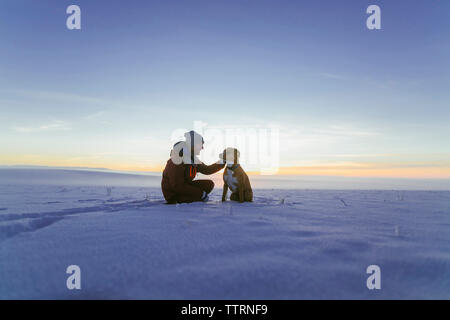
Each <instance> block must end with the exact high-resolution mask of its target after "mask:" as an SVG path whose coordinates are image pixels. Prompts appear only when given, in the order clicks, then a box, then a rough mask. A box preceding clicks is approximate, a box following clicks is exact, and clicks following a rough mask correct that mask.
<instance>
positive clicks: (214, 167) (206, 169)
mask: <svg viewBox="0 0 450 320" xmlns="http://www.w3.org/2000/svg"><path fill="white" fill-rule="evenodd" d="M223 167H225V163H213V164H211V165H209V166H207V165H206V164H204V163H201V164H199V165H198V166H197V169H198V171H199V172H200V173H203V174H213V173H216V172H217V171H220V170H221V169H222V168H223Z"/></svg>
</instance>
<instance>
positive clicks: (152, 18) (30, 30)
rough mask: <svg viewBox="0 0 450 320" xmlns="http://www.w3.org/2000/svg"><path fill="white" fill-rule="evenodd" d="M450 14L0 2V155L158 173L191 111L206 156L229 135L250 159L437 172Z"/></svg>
mask: <svg viewBox="0 0 450 320" xmlns="http://www.w3.org/2000/svg"><path fill="white" fill-rule="evenodd" d="M72 4H75V5H78V6H79V7H80V9H81V30H69V29H68V28H67V27H66V20H67V18H68V17H69V14H67V13H66V9H67V7H68V6H70V5H72ZM372 4H375V5H378V6H379V7H380V9H381V29H380V30H369V29H368V28H367V27H366V20H367V18H368V17H369V15H370V14H367V13H366V9H367V7H368V6H369V5H372ZM449 14H450V1H447V0H440V1H439V0H436V1H428V0H417V1H404V0H402V1H400V0H397V1H380V0H371V1H364V0H355V1H351V0H348V1H331V0H330V1H325V0H321V1H300V0H297V1H284V0H271V1H267V0H227V1H222V0H214V1H211V0H205V1H203V0H202V1H199V0H189V1H172V0H164V1H153V0H152V1H134V0H129V1H103V0H96V1H84V0H71V1H66V0H51V1H44V0H39V1H37V0H27V1H25V0H2V1H1V2H0V165H46V166H81V167H102V168H111V169H118V170H138V171H161V170H162V168H163V167H164V165H165V162H166V161H167V159H168V158H169V152H170V149H171V146H172V145H173V143H174V142H176V141H177V140H179V139H180V137H181V136H182V133H183V132H184V131H187V130H191V129H196V128H195V127H196V124H197V125H198V124H199V123H200V124H201V125H200V127H201V129H202V130H203V132H201V133H202V134H204V136H205V150H204V151H203V154H204V155H203V160H204V161H205V162H206V163H210V162H214V161H216V159H218V150H223V148H224V147H227V146H236V147H238V148H239V149H240V151H241V156H242V157H243V159H244V161H243V165H244V164H245V165H247V167H246V168H247V169H248V170H249V171H251V172H253V171H254V172H261V170H260V169H261V167H264V166H266V167H267V166H268V167H270V168H273V167H277V168H278V170H275V171H274V172H277V173H279V174H300V175H343V176H374V177H406V178H417V177H420V178H450V126H449V123H450V107H449V105H450V103H449V102H450V90H449V88H450V64H449V56H450V55H449V54H450V41H449V39H450V19H449ZM260 131H261V132H264V131H265V132H267V133H268V136H271V137H273V141H275V140H276V141H275V142H274V143H275V144H274V145H273V144H272V145H271V143H270V141H272V140H270V141H269V142H268V141H266V140H265V138H264V137H263V135H262V136H261V135H259V132H260ZM249 132H250V133H249ZM180 133H181V136H180ZM252 134H253V136H252ZM230 137H234V138H230ZM251 137H253V138H254V139H253V138H251ZM252 141H255V143H256V144H253V143H252ZM263 153H270V157H269V158H267V159H269V160H267V159H266V160H267V161H269V162H270V163H269V164H268V165H266V164H267V163H264V165H263V164H262V162H264V161H263V160H262V159H263V158H264V157H263V156H261V154H263ZM254 154H259V155H260V156H259V157H258V156H256V160H255V158H254V157H253V155H254ZM252 159H253V160H255V161H252ZM267 161H265V162H267Z"/></svg>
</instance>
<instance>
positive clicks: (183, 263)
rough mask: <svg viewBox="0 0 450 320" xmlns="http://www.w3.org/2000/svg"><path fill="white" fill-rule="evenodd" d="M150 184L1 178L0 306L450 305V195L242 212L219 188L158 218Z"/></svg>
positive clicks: (260, 204) (27, 173) (303, 194)
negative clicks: (71, 269)
mask: <svg viewBox="0 0 450 320" xmlns="http://www.w3.org/2000/svg"><path fill="white" fill-rule="evenodd" d="M217 176H218V177H219V178H220V175H217ZM250 179H253V177H250ZM298 179H301V178H298ZM159 183H160V177H158V176H151V175H147V176H146V175H142V176H137V175H127V174H119V173H108V172H95V171H75V170H73V171H71V170H43V169H41V170H38V169H0V299H431V298H436V299H449V298H450V232H449V231H450V229H449V227H450V191H439V190H432V191H417V190H416V191H411V190H409V191H402V190H306V189H268V188H255V190H254V194H255V197H254V202H253V203H243V204H240V203H236V202H230V201H227V202H225V203H222V202H221V201H220V198H221V191H222V190H221V184H219V183H217V184H216V188H215V190H214V191H213V193H212V195H211V197H210V199H211V200H210V201H209V202H207V203H193V204H179V205H166V204H164V200H163V197H162V194H161V191H160V189H159V187H158V184H159ZM69 265H78V266H79V267H80V268H81V290H68V289H67V287H66V279H67V277H68V276H69V275H68V274H66V268H67V267H68V266H69ZM369 265H378V266H380V268H381V290H369V289H368V288H367V286H366V280H367V278H368V277H369V274H367V273H366V269H367V267H368V266H369Z"/></svg>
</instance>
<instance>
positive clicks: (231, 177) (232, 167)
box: [219, 148, 253, 202]
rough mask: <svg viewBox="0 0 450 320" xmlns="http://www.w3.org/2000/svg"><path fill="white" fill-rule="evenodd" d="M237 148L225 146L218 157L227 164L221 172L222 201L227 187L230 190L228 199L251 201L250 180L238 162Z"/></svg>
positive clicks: (225, 195) (225, 197)
mask: <svg viewBox="0 0 450 320" xmlns="http://www.w3.org/2000/svg"><path fill="white" fill-rule="evenodd" d="M239 155H240V153H239V150H237V149H235V148H226V149H225V150H223V153H222V154H220V156H219V157H220V158H221V159H222V160H223V162H225V163H226V164H227V165H226V166H225V170H224V172H223V194H222V201H226V199H227V192H228V188H230V190H231V192H232V193H231V196H230V200H235V201H239V202H244V201H249V202H251V201H253V191H252V187H251V185H250V180H249V179H248V176H247V174H246V173H245V171H244V169H242V167H241V166H240V164H239Z"/></svg>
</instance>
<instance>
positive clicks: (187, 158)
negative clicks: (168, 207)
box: [161, 131, 225, 204]
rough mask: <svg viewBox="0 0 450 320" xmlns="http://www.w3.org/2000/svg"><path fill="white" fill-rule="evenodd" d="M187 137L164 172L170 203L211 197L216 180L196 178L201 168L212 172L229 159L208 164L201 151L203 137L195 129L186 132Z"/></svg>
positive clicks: (206, 199)
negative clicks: (201, 157) (205, 162)
mask: <svg viewBox="0 0 450 320" xmlns="http://www.w3.org/2000/svg"><path fill="white" fill-rule="evenodd" d="M184 137H185V138H186V141H180V142H177V143H175V144H174V146H173V149H172V151H171V152H170V159H169V160H168V161H167V163H166V167H165V169H164V171H163V174H162V180H161V189H162V193H163V195H164V198H165V199H166V201H167V203H170V204H173V203H183V202H187V203H189V202H194V201H208V194H209V193H210V192H211V191H212V189H213V188H214V182H213V181H212V180H194V178H195V176H196V174H197V172H200V173H203V174H206V175H209V174H213V173H216V172H217V171H219V170H221V169H222V168H223V167H224V166H225V163H221V162H220V161H218V162H217V163H214V164H212V165H209V166H207V165H205V164H204V163H203V162H201V161H200V160H199V159H198V158H197V155H199V154H200V151H201V150H202V149H203V143H204V141H203V137H202V136H201V135H199V134H198V133H197V132H195V131H189V132H187V133H185V134H184Z"/></svg>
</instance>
